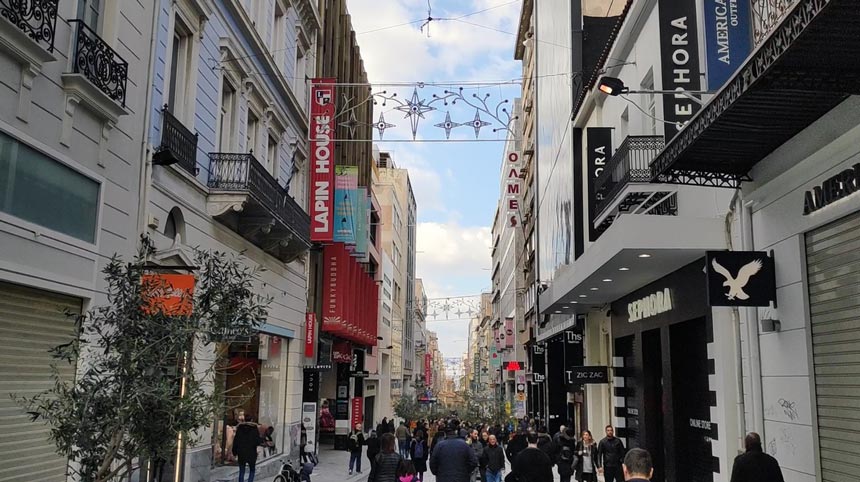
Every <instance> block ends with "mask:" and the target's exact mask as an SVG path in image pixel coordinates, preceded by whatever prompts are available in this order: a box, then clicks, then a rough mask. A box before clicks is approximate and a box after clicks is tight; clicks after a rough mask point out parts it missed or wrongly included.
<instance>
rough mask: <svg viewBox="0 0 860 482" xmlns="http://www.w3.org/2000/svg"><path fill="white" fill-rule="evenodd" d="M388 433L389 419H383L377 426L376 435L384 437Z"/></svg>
mask: <svg viewBox="0 0 860 482" xmlns="http://www.w3.org/2000/svg"><path fill="white" fill-rule="evenodd" d="M386 433H388V417H382V421H381V422H379V425H377V426H376V435H377V436H379V437H382V436H383V435H385V434H386Z"/></svg>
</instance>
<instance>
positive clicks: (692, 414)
mask: <svg viewBox="0 0 860 482" xmlns="http://www.w3.org/2000/svg"><path fill="white" fill-rule="evenodd" d="M669 333H670V343H669V344H670V346H671V360H672V386H673V387H674V388H673V390H672V407H673V411H674V417H673V422H674V432H675V436H674V440H675V454H676V457H675V459H676V461H677V463H676V466H675V480H677V481H685V482H687V481H689V482H713V480H714V472H713V462H712V461H713V456H712V452H711V403H710V391H709V387H708V347H707V325H706V320H705V319H702V318H700V319H696V320H692V321H686V322H683V323H678V324H675V325H672V326H671V327H670V329H669Z"/></svg>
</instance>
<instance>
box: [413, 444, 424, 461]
mask: <svg viewBox="0 0 860 482" xmlns="http://www.w3.org/2000/svg"><path fill="white" fill-rule="evenodd" d="M413 458H415V459H423V458H424V443H423V442H422V441H420V440H419V441H416V442H415V456H414V457H413Z"/></svg>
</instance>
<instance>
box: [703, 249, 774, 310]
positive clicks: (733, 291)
mask: <svg viewBox="0 0 860 482" xmlns="http://www.w3.org/2000/svg"><path fill="white" fill-rule="evenodd" d="M711 265H713V267H714V271H716V272H717V273H720V274H721V275H723V277H724V278H725V279H726V281H725V282H723V286H725V287H727V288H728V289H729V292H728V293H726V298H728V299H730V300H734V299H739V300H748V299H749V297H750V295H748V294H746V293H745V292H744V288H745V287H746V285H747V283H749V281H750V278H752V277H753V276H754V275H755V274H756V273H758V272H759V271H761V268H762V266H763V264H762V262H761V260H760V259H756V260H753V261H750V262H749V263H747V264H745V265H744V266H743V267H742V268H741V269H740V270H738V275H737V277H734V276H732V274H731V273H730V272H729V270H727V269H726V268H725V267H723V265H721V264H720V263H718V262H717V260H716V258H715V259H714V260H713V261H712V262H711Z"/></svg>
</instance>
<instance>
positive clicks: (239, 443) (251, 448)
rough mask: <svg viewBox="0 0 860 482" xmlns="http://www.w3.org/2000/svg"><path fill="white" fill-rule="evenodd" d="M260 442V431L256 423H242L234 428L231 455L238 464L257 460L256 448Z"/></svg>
mask: <svg viewBox="0 0 860 482" xmlns="http://www.w3.org/2000/svg"><path fill="white" fill-rule="evenodd" d="M261 442H262V439H261V438H260V429H259V426H258V425H257V424H256V423H250V422H242V423H240V424H239V425H237V426H236V436H235V437H233V455H235V456H236V457H237V458H238V459H239V461H240V462H244V461H249V462H254V461H256V460H257V447H258V446H259V445H260V443H261Z"/></svg>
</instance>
